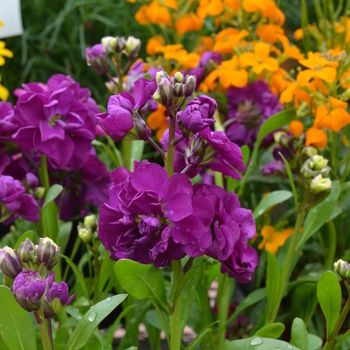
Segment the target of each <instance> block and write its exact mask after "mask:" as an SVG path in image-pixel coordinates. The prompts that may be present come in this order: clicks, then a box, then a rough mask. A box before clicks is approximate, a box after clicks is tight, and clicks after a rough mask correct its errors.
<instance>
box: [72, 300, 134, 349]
mask: <svg viewBox="0 0 350 350" xmlns="http://www.w3.org/2000/svg"><path fill="white" fill-rule="evenodd" d="M126 297H127V295H126V294H119V295H115V296H113V297H108V298H107V299H105V300H102V301H100V302H99V303H97V304H96V305H94V306H93V307H91V308H90V310H89V311H87V312H86V313H85V315H84V316H83V318H82V319H81V320H80V321H79V323H78V324H77V326H76V327H75V329H74V331H73V333H72V335H71V336H70V338H69V340H68V343H67V350H77V349H81V348H82V347H83V346H84V345H85V344H86V343H87V341H88V340H89V339H90V337H91V335H92V334H93V332H94V330H95V329H96V327H97V326H98V325H99V324H100V322H101V321H102V320H104V319H105V318H106V317H107V316H108V315H109V314H110V313H111V312H112V311H113V310H114V309H115V308H116V307H117V306H118V305H119V304H121V303H122V302H123V301H124V299H125V298H126Z"/></svg>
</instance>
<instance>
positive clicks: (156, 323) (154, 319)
mask: <svg viewBox="0 0 350 350" xmlns="http://www.w3.org/2000/svg"><path fill="white" fill-rule="evenodd" d="M162 314H163V317H164V319H165V322H166V325H167V327H168V329H170V320H169V315H168V314H166V313H165V312H162ZM145 318H146V321H147V322H148V323H149V324H150V325H152V326H153V327H155V328H157V329H160V330H161V331H163V330H164V327H163V323H162V321H161V319H160V318H159V315H158V313H157V311H156V310H149V311H148V312H147V314H146V316H145Z"/></svg>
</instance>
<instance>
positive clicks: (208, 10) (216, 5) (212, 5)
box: [197, 0, 224, 18]
mask: <svg viewBox="0 0 350 350" xmlns="http://www.w3.org/2000/svg"><path fill="white" fill-rule="evenodd" d="M223 10H224V6H223V4H222V1H221V0H199V6H198V8H197V15H198V16H199V17H201V18H206V17H208V16H213V17H215V16H218V15H220V14H221V13H222V11H223Z"/></svg>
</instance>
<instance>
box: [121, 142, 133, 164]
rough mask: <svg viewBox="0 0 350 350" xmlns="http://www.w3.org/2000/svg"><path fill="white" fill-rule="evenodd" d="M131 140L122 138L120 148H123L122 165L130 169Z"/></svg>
mask: <svg viewBox="0 0 350 350" xmlns="http://www.w3.org/2000/svg"><path fill="white" fill-rule="evenodd" d="M131 142H132V141H127V140H123V141H122V148H123V159H124V166H125V168H127V169H129V170H131V167H132V164H131Z"/></svg>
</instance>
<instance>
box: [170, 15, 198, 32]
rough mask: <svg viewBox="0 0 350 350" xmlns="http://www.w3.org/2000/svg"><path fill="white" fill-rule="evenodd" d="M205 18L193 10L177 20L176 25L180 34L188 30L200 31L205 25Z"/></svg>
mask: <svg viewBox="0 0 350 350" xmlns="http://www.w3.org/2000/svg"><path fill="white" fill-rule="evenodd" d="M203 23H204V21H203V18H200V17H198V16H197V15H196V14H195V13H193V12H191V13H189V14H187V15H185V16H183V17H181V18H179V19H178V20H176V22H175V27H176V30H177V32H178V33H179V34H180V35H183V34H185V33H188V32H193V31H196V32H199V31H200V30H201V29H202V27H203Z"/></svg>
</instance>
